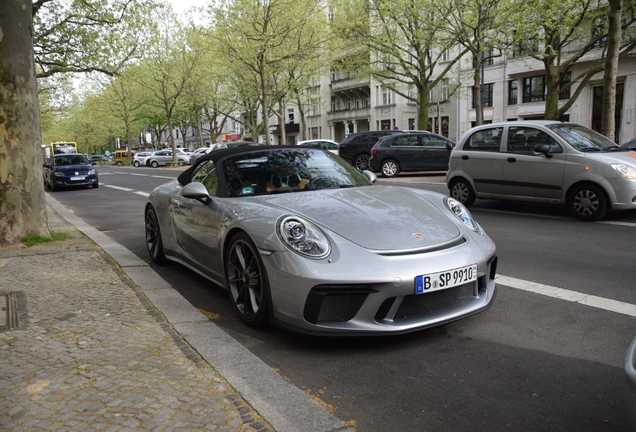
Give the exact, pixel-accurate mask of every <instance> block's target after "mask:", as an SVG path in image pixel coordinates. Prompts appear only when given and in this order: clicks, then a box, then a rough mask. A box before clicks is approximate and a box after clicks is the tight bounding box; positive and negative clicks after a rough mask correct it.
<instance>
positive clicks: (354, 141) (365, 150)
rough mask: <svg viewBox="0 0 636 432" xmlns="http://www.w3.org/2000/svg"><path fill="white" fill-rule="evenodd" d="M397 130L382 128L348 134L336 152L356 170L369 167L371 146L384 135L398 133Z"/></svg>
mask: <svg viewBox="0 0 636 432" xmlns="http://www.w3.org/2000/svg"><path fill="white" fill-rule="evenodd" d="M399 133H401V132H400V131H397V130H382V131H371V132H356V133H352V134H349V136H347V137H346V138H345V139H344V140H343V141H342V142H341V143H340V145H339V147H338V154H339V155H340V157H341V158H343V159H344V160H346V161H347V162H349V163H350V164H351V165H353V166H354V167H356V168H357V169H358V171H364V170H366V169H369V159H371V148H373V146H374V145H375V143H376V142H378V140H379V139H380V138H382V137H384V136H387V135H392V134H399Z"/></svg>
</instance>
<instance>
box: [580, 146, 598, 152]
mask: <svg viewBox="0 0 636 432" xmlns="http://www.w3.org/2000/svg"><path fill="white" fill-rule="evenodd" d="M581 151H582V152H590V151H601V149H600V148H598V147H583V148H582V149H581Z"/></svg>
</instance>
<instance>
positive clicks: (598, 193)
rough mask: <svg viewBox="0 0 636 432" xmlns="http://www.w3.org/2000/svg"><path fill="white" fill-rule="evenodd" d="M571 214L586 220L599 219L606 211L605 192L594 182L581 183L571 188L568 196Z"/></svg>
mask: <svg viewBox="0 0 636 432" xmlns="http://www.w3.org/2000/svg"><path fill="white" fill-rule="evenodd" d="M568 207H570V212H572V215H573V216H574V217H575V218H577V219H580V220H582V221H586V222H592V221H596V220H599V219H601V218H602V217H603V216H605V213H606V212H607V207H608V206H607V198H606V197H605V192H604V191H603V189H601V188H600V187H598V186H596V185H594V184H583V185H580V186H577V187H576V188H574V189H573V190H572V192H571V193H570V196H569V198H568Z"/></svg>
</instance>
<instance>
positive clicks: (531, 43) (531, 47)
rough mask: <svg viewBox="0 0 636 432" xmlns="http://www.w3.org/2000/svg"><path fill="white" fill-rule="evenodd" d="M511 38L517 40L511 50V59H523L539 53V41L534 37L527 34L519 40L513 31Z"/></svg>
mask: <svg viewBox="0 0 636 432" xmlns="http://www.w3.org/2000/svg"><path fill="white" fill-rule="evenodd" d="M513 37H514V38H515V39H517V42H516V44H515V45H514V47H513V49H512V55H513V57H523V56H527V55H530V54H535V53H538V52H539V41H538V39H537V37H536V36H534V35H532V34H530V33H527V34H526V35H525V37H523V38H519V37H518V36H517V35H516V31H513Z"/></svg>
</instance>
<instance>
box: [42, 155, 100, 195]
mask: <svg viewBox="0 0 636 432" xmlns="http://www.w3.org/2000/svg"><path fill="white" fill-rule="evenodd" d="M93 165H95V162H90V161H89V160H88V159H87V158H86V156H84V155H83V154H79V153H68V154H59V155H54V156H51V159H50V160H49V161H47V163H45V164H44V165H43V169H44V187H45V188H47V189H51V190H54V191H55V190H59V189H63V188H68V187H76V186H92V187H93V188H98V187H99V178H98V176H97V171H95V168H93Z"/></svg>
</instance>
